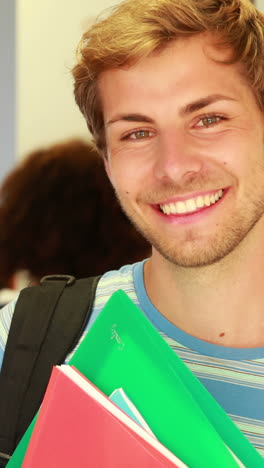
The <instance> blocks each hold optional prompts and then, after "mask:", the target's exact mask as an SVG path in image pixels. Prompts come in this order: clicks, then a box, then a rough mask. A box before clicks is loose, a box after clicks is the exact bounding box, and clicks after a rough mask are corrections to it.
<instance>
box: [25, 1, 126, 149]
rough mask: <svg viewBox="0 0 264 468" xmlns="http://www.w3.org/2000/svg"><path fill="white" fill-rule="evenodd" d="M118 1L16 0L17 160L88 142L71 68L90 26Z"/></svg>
mask: <svg viewBox="0 0 264 468" xmlns="http://www.w3.org/2000/svg"><path fill="white" fill-rule="evenodd" d="M116 3H118V0H116V1H115V0H96V1H94V0H17V83H16V88H17V154H18V157H22V156H25V155H26V154H27V153H28V152H29V151H31V150H33V149H35V148H37V147H39V146H41V145H46V144H50V143H52V142H55V141H58V140H62V139H64V138H70V137H72V136H81V137H87V136H88V130H87V128H86V124H85V121H84V119H83V117H82V115H81V113H80V111H79V109H78V108H77V106H76V104H75V102H74V98H73V92H72V79H71V74H70V68H71V66H72V64H73V63H74V54H75V48H76V45H77V43H78V41H79V39H80V37H81V34H82V32H83V31H84V30H85V26H86V24H87V23H88V22H89V21H91V20H93V18H95V17H96V16H97V15H98V14H99V13H100V12H101V11H102V10H103V9H105V8H108V7H110V6H112V5H113V4H116Z"/></svg>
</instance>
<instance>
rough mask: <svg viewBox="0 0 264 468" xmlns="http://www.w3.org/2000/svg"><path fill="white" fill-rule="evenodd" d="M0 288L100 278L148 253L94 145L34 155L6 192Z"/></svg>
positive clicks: (0, 219)
mask: <svg viewBox="0 0 264 468" xmlns="http://www.w3.org/2000/svg"><path fill="white" fill-rule="evenodd" d="M0 226H1V229H0V283H1V285H2V286H3V285H6V284H7V282H8V281H9V279H10V277H12V275H13V274H14V273H15V272H16V271H18V270H21V269H25V270H28V271H29V273H30V274H31V276H32V277H33V278H36V279H39V278H41V277H42V276H43V275H46V274H56V273H61V274H71V275H74V276H75V277H77V278H80V277H86V276H92V275H97V274H102V273H104V272H105V271H108V270H110V269H115V268H119V267H120V266H122V265H124V264H127V263H132V262H134V261H137V260H141V259H143V258H145V257H146V256H148V254H149V253H150V247H149V245H148V244H147V242H146V241H145V240H144V239H143V237H142V236H141V235H140V234H139V233H138V232H137V231H136V230H135V228H134V227H133V226H132V224H131V223H130V221H128V220H127V218H126V216H125V215H124V214H123V212H122V211H121V208H120V206H119V204H118V202H117V200H116V198H115V195H114V191H113V188H112V187H111V184H110V182H109V180H108V178H107V176H106V173H105V170H104V167H103V162H102V160H101V158H100V157H99V156H98V155H97V153H96V152H95V150H93V148H92V146H91V145H90V144H88V143H85V142H83V141H81V140H71V141H66V142H63V143H58V144H55V145H52V146H50V147H48V148H43V149H39V150H37V151H34V152H33V153H31V154H30V155H29V156H28V157H27V158H25V159H24V160H23V161H22V163H21V164H19V165H18V166H17V167H16V168H15V169H14V170H13V171H12V172H10V174H9V175H8V176H7V177H6V179H5V180H4V182H3V184H2V186H1V188H0Z"/></svg>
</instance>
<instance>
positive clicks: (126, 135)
mask: <svg viewBox="0 0 264 468" xmlns="http://www.w3.org/2000/svg"><path fill="white" fill-rule="evenodd" d="M205 119H208V120H209V119H219V120H218V121H217V122H215V123H212V124H210V125H207V126H206V125H201V126H199V127H198V128H211V127H214V126H215V125H217V124H218V123H219V122H221V121H224V120H227V118H226V117H224V116H223V115H219V114H205V115H202V116H199V119H198V120H197V122H196V124H195V126H196V128H197V126H198V123H199V122H201V121H202V120H205ZM139 132H149V133H153V131H151V130H149V129H147V128H138V129H135V130H133V131H132V132H128V133H126V134H125V135H123V136H122V137H121V139H120V140H121V141H124V140H129V139H130V137H131V136H132V135H134V134H136V133H139ZM132 140H134V141H137V140H138V141H140V138H138V139H137V138H132ZM142 140H144V138H142Z"/></svg>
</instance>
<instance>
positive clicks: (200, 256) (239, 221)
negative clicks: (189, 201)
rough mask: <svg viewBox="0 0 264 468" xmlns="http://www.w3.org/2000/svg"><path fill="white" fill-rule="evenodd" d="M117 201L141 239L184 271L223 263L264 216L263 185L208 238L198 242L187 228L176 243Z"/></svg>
mask: <svg viewBox="0 0 264 468" xmlns="http://www.w3.org/2000/svg"><path fill="white" fill-rule="evenodd" d="M256 186H257V184H256ZM256 192H258V193H256ZM117 197H118V200H119V203H120V205H121V208H122V209H123V211H124V212H125V214H126V215H127V216H128V218H129V219H130V221H131V223H132V224H133V225H134V226H135V228H136V229H137V230H138V231H139V232H140V233H141V235H142V236H143V237H145V239H146V240H147V241H148V242H149V243H150V244H151V245H152V246H153V247H154V248H155V249H156V250H157V251H158V252H159V254H160V255H161V256H162V257H164V258H165V259H166V260H168V261H169V262H170V263H172V264H173V265H175V266H177V267H183V268H199V267H205V266H209V265H213V264H215V263H217V262H219V261H221V260H223V259H224V258H225V257H226V256H228V255H229V254H230V253H231V252H233V251H234V250H235V249H236V248H237V247H238V246H239V245H240V244H241V242H242V241H243V240H244V239H246V238H247V236H248V235H249V233H250V232H251V231H252V230H253V228H254V226H255V225H256V224H257V223H258V221H259V220H260V219H261V218H262V217H263V214H264V183H263V184H262V187H261V188H260V187H259V186H257V188H255V189H254V190H253V191H252V190H249V191H248V194H247V196H246V197H245V199H246V200H247V203H246V206H243V207H241V209H240V210H239V212H238V211H236V212H233V213H230V214H229V215H228V217H227V218H226V217H225V218H224V219H220V220H219V225H218V226H216V229H215V233H214V234H212V235H211V237H209V236H207V237H206V238H205V237H202V236H200V238H199V235H198V234H197V231H196V228H195V227H190V228H186V233H185V237H184V238H182V239H179V238H178V239H177V238H172V237H168V236H167V237H165V236H164V235H162V234H160V233H159V232H157V230H156V229H155V226H154V227H153V226H151V225H150V224H147V222H145V221H143V220H142V219H139V217H138V215H137V214H136V213H135V212H134V210H133V208H131V206H130V204H129V203H127V201H126V199H125V198H123V197H122V196H120V195H118V194H117ZM176 234H177V233H176Z"/></svg>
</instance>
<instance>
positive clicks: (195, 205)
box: [159, 189, 224, 215]
mask: <svg viewBox="0 0 264 468" xmlns="http://www.w3.org/2000/svg"><path fill="white" fill-rule="evenodd" d="M223 193H224V192H223V190H222V189H220V190H217V191H215V192H214V193H210V195H209V194H207V195H198V196H197V197H193V198H189V199H187V200H184V201H177V202H175V203H166V204H162V205H159V208H160V211H162V213H164V214H166V215H174V214H176V215H179V214H189V213H194V212H195V211H199V210H201V209H202V208H208V207H209V206H211V205H214V204H215V203H217V202H218V201H219V200H220V199H221V198H222V196H223Z"/></svg>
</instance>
